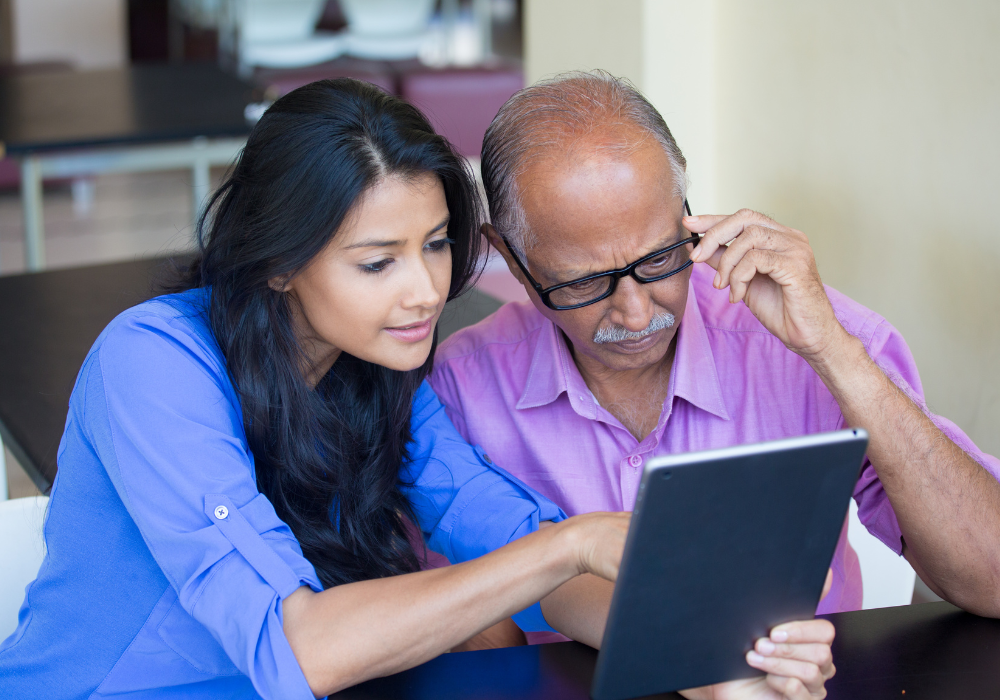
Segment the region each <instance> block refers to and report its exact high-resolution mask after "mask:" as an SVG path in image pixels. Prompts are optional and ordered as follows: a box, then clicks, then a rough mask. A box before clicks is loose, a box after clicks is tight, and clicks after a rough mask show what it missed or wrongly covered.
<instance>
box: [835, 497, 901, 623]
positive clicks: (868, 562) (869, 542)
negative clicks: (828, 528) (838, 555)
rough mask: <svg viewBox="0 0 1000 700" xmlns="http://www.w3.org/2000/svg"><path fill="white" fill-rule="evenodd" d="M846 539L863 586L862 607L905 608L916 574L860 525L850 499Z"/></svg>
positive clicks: (853, 503) (855, 506)
mask: <svg viewBox="0 0 1000 700" xmlns="http://www.w3.org/2000/svg"><path fill="white" fill-rule="evenodd" d="M849 517H850V520H849V521H848V524H847V539H848V541H849V542H850V543H851V547H852V548H853V549H854V551H855V552H857V554H858V560H859V561H860V562H861V581H862V583H863V584H864V600H863V603H862V608H863V609H865V610H871V609H872V608H890V607H893V606H896V605H909V604H910V602H911V601H912V600H913V584H914V583H915V582H916V579H917V574H916V572H915V571H914V570H913V567H912V566H910V563H909V562H908V561H906V559H904V558H903V557H900V556H897V555H896V553H895V552H893V551H892V550H891V549H889V548H888V547H886V546H885V545H884V544H882V542H880V541H879V540H878V539H877V538H876V537H875V536H874V535H872V534H871V533H870V532H868V530H867V529H866V528H865V526H864V525H862V524H861V521H860V520H859V519H858V504H857V503H855V502H854V499H853V498H852V499H851V513H850V516H849Z"/></svg>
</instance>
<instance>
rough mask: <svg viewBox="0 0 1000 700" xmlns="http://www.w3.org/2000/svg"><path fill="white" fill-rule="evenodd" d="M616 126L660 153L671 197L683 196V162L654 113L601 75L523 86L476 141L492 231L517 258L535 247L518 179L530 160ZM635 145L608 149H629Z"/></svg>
mask: <svg viewBox="0 0 1000 700" xmlns="http://www.w3.org/2000/svg"><path fill="white" fill-rule="evenodd" d="M617 125H631V126H635V127H639V129H640V130H642V131H644V132H646V133H647V134H649V135H650V136H652V137H653V138H655V139H656V140H657V141H658V142H659V143H660V145H661V146H662V147H663V150H664V151H665V152H666V154H667V159H668V160H669V162H670V170H671V175H672V176H673V184H674V194H675V195H676V196H678V197H680V198H683V197H684V196H685V194H686V190H687V176H686V175H685V168H686V167H687V161H685V160H684V155H683V154H682V153H681V149H680V148H678V147H677V142H676V141H674V137H673V135H672V134H671V133H670V129H668V128H667V124H666V122H664V121H663V117H661V116H660V113H659V112H657V111H656V108H655V107H653V105H651V104H650V103H649V101H648V100H647V99H646V98H645V97H643V96H642V93H640V92H639V91H638V90H637V89H636V88H635V87H634V86H633V85H632V84H631V83H629V82H628V81H627V80H625V79H623V78H615V77H614V76H612V75H610V74H609V73H606V72H604V71H592V72H581V71H574V72H571V73H563V74H561V75H557V76H556V77H554V78H551V79H549V80H542V81H540V82H538V83H535V84H534V85H532V86H530V87H526V88H524V89H523V90H521V91H520V92H518V93H517V94H515V95H514V96H513V97H511V98H510V99H509V100H507V103H506V104H504V106H503V107H501V108H500V112H499V113H497V116H496V117H495V118H494V119H493V123H492V124H490V128H489V129H487V131H486V136H485V138H484V139H483V153H482V171H483V185H484V187H485V190H486V198H487V200H488V202H489V207H490V220H491V221H492V223H493V227H494V228H495V229H496V230H497V231H498V232H499V233H500V234H501V235H503V236H504V237H505V238H506V239H507V240H508V241H510V243H511V245H512V246H514V247H515V248H517V249H518V250H519V251H520V252H524V251H525V250H527V249H528V248H530V247H531V246H532V245H534V243H535V237H534V234H533V232H532V231H531V230H530V227H529V226H528V222H527V219H526V217H525V215H524V208H523V207H522V205H521V193H520V192H519V191H518V185H517V182H518V178H519V177H520V176H521V175H522V174H523V173H524V172H525V170H527V168H528V166H529V164H530V163H531V162H532V161H533V160H535V159H536V158H538V157H540V156H543V155H545V154H546V153H550V152H551V151H552V150H553V149H556V148H558V149H565V148H566V146H567V145H569V144H570V143H572V141H573V140H575V139H577V138H580V137H583V136H586V135H587V134H589V133H592V132H594V131H598V130H600V129H602V128H605V127H608V126H611V127H614V126H617ZM638 145H640V144H638V143H632V144H627V145H625V144H623V145H621V146H618V145H615V146H611V147H612V148H619V147H620V148H624V149H626V150H631V149H632V148H635V147H636V146H638Z"/></svg>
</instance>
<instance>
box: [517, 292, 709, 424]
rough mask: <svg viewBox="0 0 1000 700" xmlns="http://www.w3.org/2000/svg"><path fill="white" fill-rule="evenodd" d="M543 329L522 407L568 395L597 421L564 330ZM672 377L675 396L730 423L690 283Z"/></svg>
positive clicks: (544, 325)
mask: <svg viewBox="0 0 1000 700" xmlns="http://www.w3.org/2000/svg"><path fill="white" fill-rule="evenodd" d="M539 331H540V332H539V335H538V342H537V343H536V344H535V348H534V353H533V354H532V358H531V366H530V367H529V368H528V376H527V381H526V382H525V385H524V391H523V392H522V393H521V398H520V399H519V400H518V402H517V408H518V409H524V408H535V407H538V406H546V405H548V404H550V403H552V402H553V401H555V400H556V399H557V398H559V396H560V395H561V394H562V393H563V392H566V393H567V395H568V396H569V400H570V404H571V405H572V406H573V408H574V409H575V410H576V412H577V413H579V414H580V415H582V416H585V417H588V418H591V419H594V418H596V417H597V406H596V402H595V401H594V399H593V396H592V394H591V393H590V390H589V389H588V388H587V384H586V382H584V381H583V377H582V376H581V375H580V370H579V369H578V368H577V366H576V363H575V362H573V357H572V355H571V354H570V352H569V347H568V346H567V344H566V340H565V339H564V338H563V336H562V332H561V331H560V330H559V328H558V326H556V325H555V324H554V323H552V321H550V320H548V319H545V320H544V321H543V323H542V326H541V328H540V329H539ZM671 374H672V375H673V376H672V378H671V383H672V384H673V387H674V396H680V397H681V398H683V399H685V400H687V401H688V402H690V403H692V404H694V405H695V406H697V407H698V408H701V409H703V410H705V411H708V412H709V413H711V414H713V415H715V416H718V417H719V418H722V419H723V420H729V412H728V411H727V410H726V404H725V402H724V401H723V399H722V386H721V383H720V382H719V373H718V371H717V370H716V366H715V354H714V353H713V352H712V345H711V343H710V342H709V339H708V331H707V330H706V328H705V320H704V318H703V317H702V315H701V309H700V307H699V306H698V300H697V299H696V298H695V292H694V285H692V284H691V283H690V282H689V283H688V297H687V306H686V307H685V309H684V317H683V318H682V319H681V324H680V327H679V328H678V329H677V350H676V352H675V354H674V366H673V371H672V372H671Z"/></svg>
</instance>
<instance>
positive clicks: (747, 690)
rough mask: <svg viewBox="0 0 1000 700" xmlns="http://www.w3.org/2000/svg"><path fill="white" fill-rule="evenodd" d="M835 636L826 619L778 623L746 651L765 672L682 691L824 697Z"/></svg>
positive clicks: (707, 695) (706, 698)
mask: <svg viewBox="0 0 1000 700" xmlns="http://www.w3.org/2000/svg"><path fill="white" fill-rule="evenodd" d="M833 636H834V629H833V625H832V624H830V622H828V621H827V620H806V621H800V622H789V623H786V624H784V625H778V626H777V627H775V628H774V629H773V630H771V634H770V636H769V637H765V638H761V639H758V640H757V643H756V644H755V645H754V648H753V650H751V651H749V652H747V663H748V664H750V665H751V666H753V667H754V668H756V669H760V670H761V671H765V672H766V673H767V675H766V676H764V677H763V678H748V679H746V680H739V681H730V682H728V683H718V684H716V685H710V686H705V687H703V688H693V689H691V690H683V691H681V695H683V696H684V697H686V698H689V700H785V699H787V700H816V699H817V698H825V697H826V688H825V684H826V682H827V681H828V680H829V679H830V678H832V677H833V674H834V673H836V668H834V665H833V655H832V654H831V652H830V645H831V644H832V643H833Z"/></svg>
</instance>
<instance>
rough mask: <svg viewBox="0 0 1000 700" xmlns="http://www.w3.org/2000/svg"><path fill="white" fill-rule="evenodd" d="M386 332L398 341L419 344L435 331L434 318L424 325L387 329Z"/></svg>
mask: <svg viewBox="0 0 1000 700" xmlns="http://www.w3.org/2000/svg"><path fill="white" fill-rule="evenodd" d="M385 330H386V332H387V333H389V334H390V335H391V336H392V337H393V338H395V339H396V340H401V341H403V342H404V343H418V342H420V341H421V340H423V339H424V338H426V337H427V336H429V335H430V334H431V331H432V330H434V318H433V317H431V318H429V319H427V320H426V321H424V322H423V323H418V324H416V325H412V326H397V327H395V328H386V329H385Z"/></svg>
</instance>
